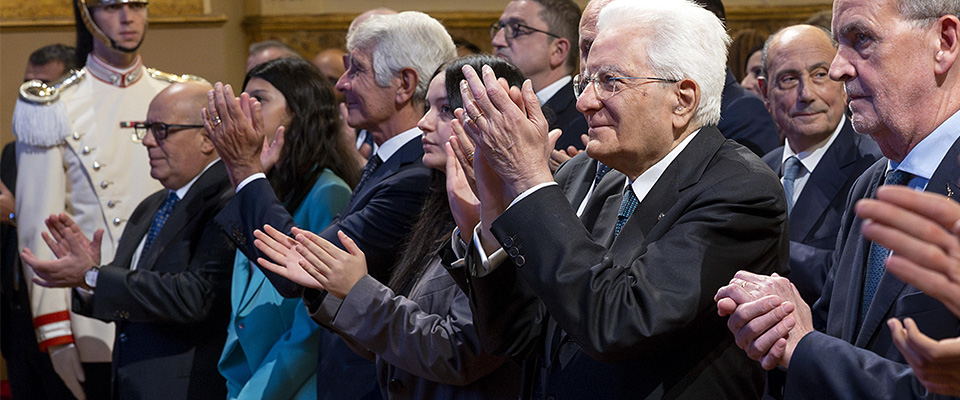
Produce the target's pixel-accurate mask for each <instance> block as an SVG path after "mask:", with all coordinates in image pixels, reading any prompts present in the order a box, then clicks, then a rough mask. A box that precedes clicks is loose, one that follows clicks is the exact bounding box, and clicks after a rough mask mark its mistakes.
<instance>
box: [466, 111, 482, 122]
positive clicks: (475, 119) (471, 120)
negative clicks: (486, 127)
mask: <svg viewBox="0 0 960 400" xmlns="http://www.w3.org/2000/svg"><path fill="white" fill-rule="evenodd" d="M482 116H483V112H480V115H477V116H476V117H470V116H469V115H468V117H470V122H473V123H474V124H476V123H477V120H478V119H480V117H482Z"/></svg>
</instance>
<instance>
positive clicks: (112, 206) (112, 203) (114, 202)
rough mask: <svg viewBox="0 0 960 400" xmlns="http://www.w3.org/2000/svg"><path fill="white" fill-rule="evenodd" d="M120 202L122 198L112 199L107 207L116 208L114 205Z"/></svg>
mask: <svg viewBox="0 0 960 400" xmlns="http://www.w3.org/2000/svg"><path fill="white" fill-rule="evenodd" d="M119 202H120V200H110V201H108V202H107V207H110V208H114V207H116V206H117V203H119Z"/></svg>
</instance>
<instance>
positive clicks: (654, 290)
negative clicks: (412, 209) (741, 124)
mask: <svg viewBox="0 0 960 400" xmlns="http://www.w3.org/2000/svg"><path fill="white" fill-rule="evenodd" d="M597 29H598V34H597V37H596V41H595V42H594V43H593V46H592V48H591V50H590V53H589V56H588V58H587V64H586V69H585V73H584V75H581V76H578V77H577V78H576V82H577V83H576V85H575V88H576V91H577V95H578V103H577V107H578V109H580V111H581V112H583V113H584V114H585V115H586V118H587V122H588V124H589V126H590V130H589V141H588V143H587V148H586V151H587V154H588V155H590V156H591V157H593V158H595V159H597V160H598V161H600V162H602V163H603V164H604V165H608V166H610V167H612V168H613V169H615V170H617V171H619V172H620V173H622V174H623V175H625V176H626V179H618V180H609V179H604V180H600V183H599V184H598V185H597V187H596V188H595V191H594V195H592V196H591V198H590V199H589V200H587V204H586V206H585V209H584V210H583V212H582V213H581V214H580V216H579V217H578V214H577V212H576V209H575V207H574V206H571V204H570V203H569V202H568V201H567V199H566V198H565V197H564V190H565V188H566V185H567V182H564V181H562V180H561V181H559V182H558V181H554V179H553V177H552V176H551V175H550V170H549V168H548V166H547V161H546V154H547V151H548V149H549V147H548V146H549V144H548V141H547V124H546V122H545V120H544V118H543V115H542V114H541V113H540V112H539V109H538V108H537V107H535V106H534V105H535V104H536V96H535V95H534V93H533V90H532V88H531V85H530V83H529V82H527V83H525V84H524V85H523V87H522V88H520V89H517V88H511V89H509V90H505V89H504V88H503V87H502V86H501V85H500V84H498V82H497V81H496V77H494V76H493V74H492V72H491V71H490V70H489V69H487V68H484V69H483V71H482V72H480V73H479V75H478V73H477V72H475V71H473V70H467V71H465V74H466V76H467V84H465V85H462V86H461V87H462V88H463V90H462V92H463V95H464V105H465V109H464V110H458V111H457V116H458V119H459V120H460V121H464V122H463V126H464V128H465V130H466V131H467V133H468V134H470V135H471V136H472V138H473V139H474V141H475V142H476V143H477V150H476V155H475V158H474V168H475V170H476V178H477V187H478V194H479V198H480V201H481V203H482V205H481V223H480V225H479V226H478V227H476V229H475V230H474V232H475V236H474V240H473V243H472V245H471V249H470V253H469V255H468V256H467V260H466V263H465V264H466V267H465V269H466V270H467V271H465V272H468V277H469V286H470V287H469V289H470V291H471V293H470V295H471V298H472V299H473V300H474V301H473V304H472V306H473V307H474V317H475V321H476V322H477V325H478V327H479V329H480V331H481V332H483V333H484V334H485V335H486V342H485V343H484V345H485V346H487V347H490V350H492V351H497V352H502V353H507V354H510V355H514V356H519V357H521V358H524V359H526V360H528V361H529V362H538V361H539V362H540V366H541V367H540V369H539V377H533V378H536V380H537V384H534V385H533V386H534V390H533V391H534V392H536V393H532V395H533V396H536V395H537V393H539V394H540V395H542V396H543V397H545V398H549V396H556V397H558V398H559V397H560V396H564V397H566V396H570V397H573V398H587V397H590V398H647V399H659V398H671V399H676V398H679V399H703V398H710V399H724V398H729V399H748V398H758V397H759V396H760V394H761V388H762V382H763V374H762V372H761V371H760V370H759V369H757V367H756V365H750V364H749V363H748V362H747V360H746V358H745V356H744V355H742V354H737V352H738V349H737V347H736V344H735V343H734V340H733V335H732V334H730V332H729V331H727V330H726V326H725V324H724V321H723V319H721V318H720V317H719V316H718V315H716V309H715V307H714V306H713V304H711V303H712V302H711V298H712V295H713V293H714V290H715V288H717V287H719V286H720V285H723V284H724V283H726V282H727V281H728V280H729V279H730V277H732V276H733V274H734V272H736V270H737V269H738V268H740V267H741V266H744V265H748V266H750V267H751V268H752V269H753V270H754V271H756V272H760V273H767V274H769V273H773V272H782V271H783V269H784V268H785V266H786V264H787V258H786V254H787V253H786V248H787V246H788V241H787V238H786V231H785V229H784V228H785V221H786V207H785V200H784V195H783V190H782V189H781V187H780V184H779V181H778V180H777V178H776V176H774V175H773V173H772V172H771V171H770V169H769V168H768V167H766V165H765V164H763V162H762V161H760V159H759V158H757V157H756V155H754V154H753V153H752V152H750V151H749V150H748V149H746V148H744V147H742V146H740V145H738V144H736V143H734V142H732V141H728V140H725V139H724V138H723V136H722V135H721V134H720V132H719V131H718V130H717V128H716V127H715V126H714V125H715V124H716V122H717V121H718V120H719V118H720V94H721V91H722V89H723V83H724V72H725V62H726V47H727V44H728V43H729V37H728V36H727V34H726V32H725V30H724V28H723V25H722V23H721V22H720V20H718V19H717V18H716V17H715V16H714V15H713V14H712V13H710V12H708V11H706V10H704V9H703V8H701V7H699V6H697V5H695V4H693V3H691V2H689V1H687V0H659V1H656V2H654V1H635V0H619V1H615V2H612V3H610V4H609V5H607V6H605V7H604V8H603V9H602V10H601V11H600V16H599V20H598V23H597ZM468 99H469V100H468ZM562 169H563V167H561V170H562ZM464 228H466V229H471V228H473V227H461V229H464ZM494 250H495V251H494Z"/></svg>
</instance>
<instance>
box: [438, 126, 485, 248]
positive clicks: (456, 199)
mask: <svg viewBox="0 0 960 400" xmlns="http://www.w3.org/2000/svg"><path fill="white" fill-rule="evenodd" d="M452 141H453V140H451V142H452ZM451 142H447V144H446V145H445V147H444V149H445V150H446V152H447V166H446V175H447V202H448V203H450V212H451V214H453V219H454V221H456V223H457V227H458V228H460V239H462V240H463V241H464V242H467V241H469V240H470V235H471V234H472V232H473V228H474V227H475V226H477V224H478V223H480V199H478V198H477V196H476V194H474V192H473V190H472V189H471V187H470V184H469V183H468V182H467V176H466V173H465V172H464V170H463V165H464V164H466V165H469V162H467V160H466V159H464V158H462V157H464V156H463V155H462V154H460V153H458V152H455V151H454V150H453V144H452V143H451ZM470 171H471V172H472V171H473V167H472V166H471V167H470Z"/></svg>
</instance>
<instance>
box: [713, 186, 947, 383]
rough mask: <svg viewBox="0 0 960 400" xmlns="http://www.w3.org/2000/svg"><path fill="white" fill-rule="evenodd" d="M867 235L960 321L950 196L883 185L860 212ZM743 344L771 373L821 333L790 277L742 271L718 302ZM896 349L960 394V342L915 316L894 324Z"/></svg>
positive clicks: (899, 273)
mask: <svg viewBox="0 0 960 400" xmlns="http://www.w3.org/2000/svg"><path fill="white" fill-rule="evenodd" d="M855 211H856V213H857V215H858V216H859V217H860V218H862V219H863V220H864V224H863V227H862V233H863V235H864V237H866V238H867V239H869V240H871V241H874V242H876V243H878V244H880V245H882V246H884V247H886V248H888V249H890V250H891V251H892V255H891V256H890V258H889V259H888V260H887V262H886V269H887V270H888V271H890V273H892V274H893V275H894V276H896V277H897V278H899V279H900V280H902V281H903V282H905V283H907V284H910V285H912V286H914V287H916V288H918V289H920V290H922V291H923V292H924V293H926V294H927V295H930V296H932V297H934V298H936V299H938V300H940V301H941V302H943V303H944V304H945V305H946V306H947V308H948V309H949V310H950V311H952V312H953V313H954V314H955V315H958V316H960V204H958V203H957V202H955V201H953V200H951V199H949V198H948V197H946V196H943V195H939V194H934V193H928V192H918V191H915V190H913V189H910V188H907V187H902V186H883V187H880V188H879V189H878V190H877V196H876V199H864V200H860V201H859V202H858V203H857V205H856V208H855ZM715 300H716V301H717V308H718V310H719V313H720V315H721V316H727V315H729V316H730V318H729V320H728V322H727V325H728V327H729V328H730V330H731V331H732V332H733V333H734V336H735V337H736V341H737V345H738V346H740V348H742V349H744V350H745V351H746V353H747V355H748V356H749V357H750V358H752V359H754V360H757V361H760V363H761V365H762V366H763V367H764V368H766V369H772V368H776V367H777V366H782V367H784V368H788V367H789V364H790V358H791V356H792V354H793V350H794V349H795V348H796V346H797V343H799V342H800V339H801V338H803V336H804V335H806V334H807V333H809V332H811V331H813V324H812V317H811V312H810V307H808V306H807V305H806V304H805V303H804V302H803V300H802V299H801V298H800V294H799V293H798V292H797V290H796V288H795V287H794V286H793V284H792V283H790V281H789V280H787V279H786V278H783V277H779V276H777V275H776V274H774V275H773V276H763V275H757V274H752V273H749V272H745V271H740V272H738V273H737V274H736V276H735V277H734V278H733V279H732V280H731V281H730V284H729V285H727V286H724V287H723V288H721V289H720V290H719V291H718V292H717V295H716V297H715ZM887 326H888V327H889V329H890V332H891V335H892V337H893V342H894V345H896V346H897V348H898V349H899V350H900V352H901V353H902V354H903V356H904V358H905V359H906V360H907V363H908V364H910V366H911V368H913V370H914V373H915V375H916V376H917V378H918V379H919V380H920V382H921V383H922V384H923V385H924V386H925V387H926V388H927V389H928V390H930V391H932V392H935V393H941V394H947V395H954V396H957V395H960V338H948V339H943V340H939V341H938V340H934V339H931V338H930V337H928V336H926V335H924V334H923V333H922V332H921V331H920V330H919V328H918V327H917V324H916V323H915V322H914V321H913V320H912V319H910V318H907V319H905V320H904V321H903V322H901V321H900V320H898V319H896V318H891V319H890V320H888V321H887Z"/></svg>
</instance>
